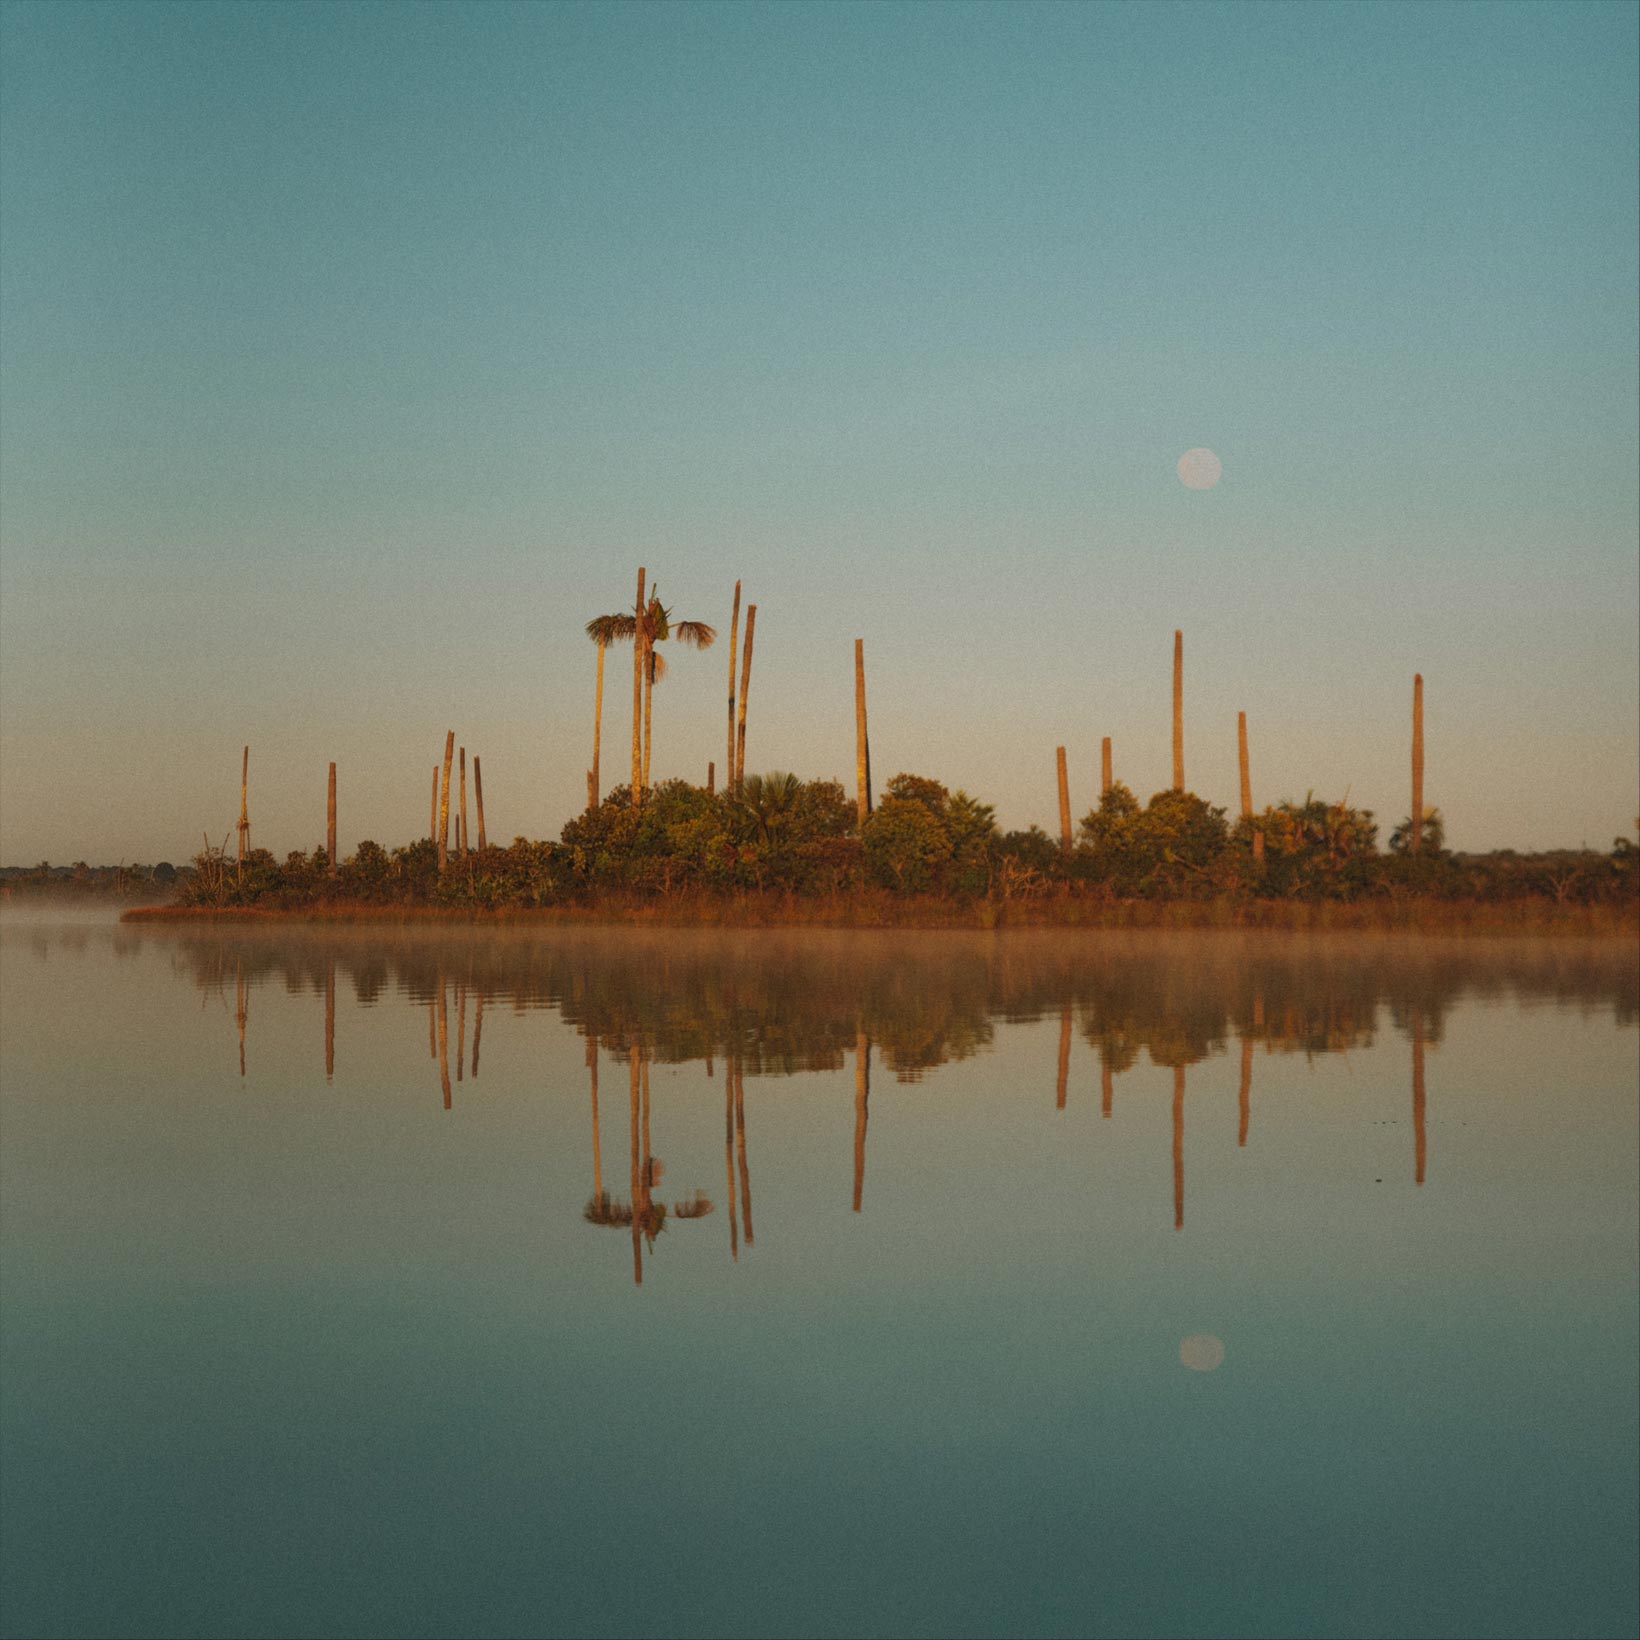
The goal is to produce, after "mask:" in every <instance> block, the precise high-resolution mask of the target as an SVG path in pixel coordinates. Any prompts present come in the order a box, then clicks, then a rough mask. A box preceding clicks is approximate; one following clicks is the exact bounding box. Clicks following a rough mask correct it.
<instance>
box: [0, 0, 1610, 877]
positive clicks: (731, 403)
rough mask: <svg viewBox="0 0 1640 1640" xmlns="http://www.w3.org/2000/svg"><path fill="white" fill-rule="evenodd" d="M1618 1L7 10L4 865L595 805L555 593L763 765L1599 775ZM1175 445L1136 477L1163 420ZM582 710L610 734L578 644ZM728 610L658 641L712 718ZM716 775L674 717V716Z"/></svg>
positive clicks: (1527, 815) (1592, 821)
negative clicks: (448, 734)
mask: <svg viewBox="0 0 1640 1640" xmlns="http://www.w3.org/2000/svg"><path fill="white" fill-rule="evenodd" d="M1637 19H1640V9H1637V8H1636V7H1635V6H1633V5H1629V4H1601V3H1585V4H1580V5H1552V6H1543V7H1539V6H1531V5H1506V4H1499V5H1485V6H1482V5H1457V6H1441V5H1430V6H1412V5H1394V6H1382V7H1380V6H1372V5H1364V6H1348V7H1331V6H1327V5H1323V4H1314V5H1275V6H1199V7H1198V6H1187V5H1178V6H1174V5H1166V4H1142V5H1138V6H1132V7H1128V6H1122V5H1103V6H1069V5H1052V6H1045V7H1034V6H1029V5H1010V6H1000V5H999V6H989V7H972V8H970V7H963V6H956V5H946V6H906V7H900V6H894V5H870V6H857V7H855V6H847V5H826V6H814V7H803V6H786V7H764V6H757V5H741V6H727V7H716V6H688V5H671V6H657V5H633V6H585V7H578V6H572V5H552V6H546V5H542V6H508V5H504V4H497V3H493V0H491V3H486V4H483V5H479V6H472V7H463V6H459V5H440V6H416V5H408V4H398V5H390V6H373V5H367V4H355V5H346V6H329V5H323V6H311V7H310V6H303V5H295V4H292V5H256V4H242V5H232V6H220V7H219V6H213V5H208V4H186V5H179V6H166V5H161V4H142V5H120V4H109V5H96V6H84V7H82V6H77V5H73V4H63V3H53V4H49V5H32V4H14V3H9V0H8V3H6V4H4V6H3V8H0V76H3V79H0V364H3V369H4V376H3V398H0V667H3V680H0V763H3V771H4V778H3V780H0V859H3V860H4V861H5V863H8V864H12V863H26V862H31V861H33V860H37V859H40V858H43V857H48V858H50V859H52V860H68V859H72V858H75V857H82V856H83V857H86V858H89V859H92V860H109V861H112V860H117V859H119V858H122V857H123V858H126V859H155V858H171V859H178V860H180V859H182V858H184V857H185V856H186V855H187V854H188V853H190V852H191V851H192V850H193V849H194V848H197V847H198V843H199V837H200V833H201V831H202V830H205V829H208V830H210V831H211V833H212V835H213V837H216V838H220V837H221V836H222V835H223V833H224V832H226V831H227V829H228V828H229V827H230V826H231V824H232V822H233V820H234V818H235V817H236V813H237V805H238V761H239V748H240V746H241V744H242V743H243V742H245V741H249V742H250V744H251V747H252V753H251V757H252V821H253V827H254V838H255V840H256V841H257V842H259V843H263V844H266V845H267V846H269V847H272V848H274V849H275V850H277V851H280V852H282V851H283V850H285V849H288V848H293V847H312V846H313V845H314V843H315V842H316V841H318V840H319V839H320V838H321V837H322V835H323V823H324V780H325V765H326V763H327V761H329V760H330V759H335V760H336V761H337V763H338V764H339V767H340V782H341V793H342V801H341V815H342V823H341V831H342V839H343V843H344V845H345V846H346V847H348V848H351V847H352V845H353V844H354V843H355V842H356V841H357V840H358V839H359V838H360V837H363V836H374V837H376V838H378V839H380V840H382V841H385V842H390V843H391V842H400V841H404V840H407V839H408V838H410V837H412V836H416V835H420V834H421V833H423V832H424V830H425V826H426V806H427V787H428V776H429V772H430V770H431V768H432V766H433V763H434V761H435V759H436V758H437V756H438V754H439V752H440V751H441V749H442V743H443V734H444V730H445V729H446V728H447V727H454V728H455V730H456V733H457V736H458V739H459V740H460V741H461V742H462V743H464V744H465V745H466V746H467V747H468V749H469V752H470V753H471V752H473V751H477V752H479V753H481V754H482V755H483V758H484V763H485V788H486V793H485V795H486V804H487V809H488V811H489V813H488V818H489V822H490V832H491V835H492V836H499V837H501V838H503V839H506V838H510V837H511V836H512V835H514V834H515V833H518V832H524V833H527V834H529V835H532V836H541V835H556V833H557V831H558V828H559V826H560V825H561V824H562V822H563V820H564V819H565V818H566V817H567V815H568V814H569V813H570V812H571V811H572V810H573V809H574V808H576V807H578V806H579V805H580V804H581V803H582V802H584V790H585V788H584V773H583V771H584V770H585V768H586V767H587V764H588V762H589V760H590V741H591V719H592V685H593V662H594V652H593V649H592V646H591V645H590V644H589V643H588V642H587V640H586V639H585V638H584V637H583V636H582V635H581V629H582V627H583V625H584V623H585V622H586V620H587V619H588V618H589V617H590V616H592V615H595V614H599V613H602V612H604V611H607V610H610V609H614V608H617V607H620V606H621V605H622V604H623V603H629V602H630V600H631V597H632V592H633V581H634V578H635V573H636V569H637V566H638V565H639V564H644V565H646V566H647V567H648V569H649V571H650V574H651V576H652V577H658V579H659V582H660V586H661V591H662V594H663V596H664V597H665V598H666V599H667V601H668V602H670V603H674V605H675V607H676V609H677V610H678V612H679V613H680V614H683V615H686V616H691V617H695V618H699V619H705V620H708V621H711V622H713V623H714V624H716V625H719V626H721V627H723V628H727V625H728V617H729V600H730V593H731V588H732V586H733V582H734V580H735V578H736V577H737V576H738V577H740V578H742V580H743V581H744V586H745V594H746V596H747V598H748V599H750V600H752V601H755V602H756V603H757V604H758V626H757V651H756V659H755V665H754V672H753V685H752V705H751V720H750V729H749V735H748V762H749V766H750V767H752V768H754V769H761V768H775V767H789V768H795V769H796V770H797V771H798V772H799V773H801V774H804V775H835V776H838V777H842V778H846V779H849V780H852V773H851V771H852V767H853V679H852V653H853V640H854V639H855V638H856V637H862V638H864V639H865V644H866V656H867V664H868V671H869V678H870V689H871V710H872V753H873V767H874V770H875V772H876V774H877V777H878V780H879V783H880V782H881V781H882V780H884V779H886V778H887V777H888V776H889V775H891V774H893V773H894V772H895V771H896V770H898V769H902V768H910V769H915V770H917V771H918V772H921V773H927V774H931V775H934V776H937V777H938V778H941V779H943V780H946V781H947V782H948V783H950V784H952V785H957V784H961V785H965V786H967V787H968V788H969V789H971V790H974V791H976V792H977V793H978V794H979V795H981V796H983V797H985V798H986V799H988V800H990V801H992V802H995V803H996V804H997V807H998V810H999V817H1000V819H1001V820H1002V821H1003V823H1004V824H1006V825H1010V826H1011V825H1025V824H1028V823H1030V822H1031V821H1033V820H1034V821H1040V822H1043V823H1045V824H1049V825H1051V824H1053V819H1052V817H1053V814H1054V810H1055V798H1054V747H1055V745H1056V744H1058V743H1060V742H1064V743H1065V744H1067V745H1068V747H1069V748H1070V764H1071V775H1072V780H1073V782H1074V784H1075V806H1076V812H1077V813H1079V814H1080V813H1081V812H1083V811H1084V810H1085V809H1086V808H1087V807H1088V806H1089V804H1090V802H1091V800H1092V797H1093V794H1094V791H1095V788H1096V784H1097V775H1098V768H1097V763H1098V743H1099V737H1100V736H1101V735H1104V734H1110V735H1112V736H1113V737H1114V740H1115V756H1116V772H1117V775H1118V777H1119V778H1122V779H1125V780H1127V781H1128V782H1129V783H1130V784H1131V785H1133V786H1134V787H1135V789H1136V790H1137V791H1138V792H1139V793H1140V795H1141V797H1143V796H1147V795H1148V794H1149V793H1150V792H1152V791H1154V790H1156V789H1158V788H1159V787H1161V786H1163V785H1164V784H1166V783H1167V780H1168V778H1169V770H1170V763H1169V739H1168V690H1169V679H1170V669H1171V647H1172V633H1173V629H1174V628H1175V627H1181V628H1183V630H1184V632H1185V645H1186V770H1187V774H1188V777H1189V783H1190V785H1191V786H1192V787H1194V788H1196V789H1198V790H1200V791H1202V792H1203V793H1204V795H1207V796H1209V797H1210V798H1212V799H1213V800H1214V801H1216V802H1220V803H1225V804H1227V805H1230V806H1231V807H1232V808H1233V806H1234V803H1235V794H1236V784H1235V714H1236V712H1237V710H1238V709H1241V710H1245V711H1246V712H1247V714H1248V718H1249V723H1250V730H1251V738H1252V756H1253V779H1254V796H1255V799H1256V800H1257V801H1258V802H1259V803H1261V804H1262V803H1264V802H1266V801H1271V800H1275V799H1277V798H1280V797H1284V796H1292V797H1298V798H1302V797H1303V795H1304V793H1305V792H1306V790H1309V789H1312V788H1313V789H1314V790H1315V791H1316V792H1317V794H1318V795H1323V796H1328V797H1334V796H1340V795H1343V794H1344V793H1345V791H1346V790H1347V791H1348V793H1349V795H1350V799H1351V801H1352V802H1358V803H1362V804H1365V805H1366V806H1368V807H1371V808H1374V809H1375V810H1377V812H1378V813H1379V815H1380V818H1381V819H1382V820H1383V821H1384V822H1385V823H1386V832H1387V826H1388V824H1389V823H1392V822H1393V821H1394V820H1395V819H1397V818H1399V817H1400V816H1401V815H1403V814H1404V813H1405V812H1406V810H1407V807H1408V801H1409V800H1408V792H1407V772H1406V771H1407V747H1408V714H1409V707H1410V698H1411V681H1412V674H1413V672H1414V671H1415V670H1422V671H1423V673H1424V675H1425V678H1426V687H1427V690H1428V745H1429V775H1428V798H1429V801H1431V802H1432V803H1435V804H1438V805H1439V806H1440V807H1441V809H1442V810H1443V812H1444V813H1445V815H1446V816H1447V820H1448V835H1449V838H1450V840H1451V841H1452V842H1453V843H1454V844H1455V845H1456V846H1458V847H1460V848H1485V847H1493V846H1506V845H1514V846H1518V847H1547V846H1556V845H1563V844H1574V845H1575V844H1577V843H1579V842H1582V841H1584V840H1587V841H1588V842H1589V843H1591V844H1593V845H1595V846H1599V847H1609V846H1610V842H1611V839H1612V837H1613V835H1614V834H1616V833H1618V832H1624V833H1628V834H1631V835H1632V827H1633V822H1634V816H1635V813H1636V809H1637V807H1640V749H1637V748H1640V635H1637V628H1640V479H1637V472H1640V449H1637V423H1640V404H1637V344H1640V299H1637V295H1636V291H1637V284H1640V267H1637V244H1640V214H1637V205H1636V173H1637V166H1640V136H1637V91H1636V62H1637V55H1640V39H1637ZM1198 445H1205V446H1208V447H1210V448H1212V449H1213V450H1215V451H1217V453H1218V454H1219V456H1220V457H1221V458H1222V460H1223V462H1224V478H1223V480H1222V482H1221V483H1220V484H1219V485H1218V486H1217V488H1215V489H1212V490H1209V491H1201V492H1198V491H1191V490H1188V489H1186V488H1184V487H1183V486H1182V485H1181V484H1180V482H1179V481H1178V479H1177V477H1176V476H1175V471H1174V464H1175V462H1176V461H1177V459H1178V457H1179V456H1180V454H1181V453H1182V452H1184V451H1185V450H1187V449H1189V448H1191V447H1193V446H1198ZM623 658H624V657H622V656H617V657H616V659H615V661H614V663H613V666H612V669H611V672H610V677H609V685H608V691H607V694H606V701H605V722H604V731H605V755H604V770H605V783H606V785H608V784H613V783H614V782H615V781H617V780H620V779H622V778H623V774H622V762H623V754H622V747H623V744H624V743H625V742H626V741H627V740H628V738H629V736H630V689H629V688H627V687H623V679H624V680H625V681H626V682H627V683H629V681H630V660H629V659H628V660H626V661H625V671H624V672H623V670H622V660H623ZM726 666H727V661H726V656H725V652H724V647H723V645H722V643H720V644H719V646H718V647H717V648H716V649H714V650H712V651H711V652H710V653H709V654H707V655H704V656H697V655H694V654H688V653H686V654H685V655H683V656H681V657H679V658H678V659H677V660H676V662H675V664H674V668H673V672H672V676H671V677H670V678H669V679H668V680H667V681H666V682H665V683H664V684H663V685H662V686H661V688H660V689H659V690H658V691H657V708H656V728H655V735H656V743H655V772H656V775H657V776H658V777H661V778H664V777H668V776H671V775H687V776H688V777H689V778H692V779H696V780H701V779H704V777H705V771H706V762H707V759H708V758H712V757H716V758H717V759H718V760H719V762H720V764H721V761H722V744H723V694H724V681H725V673H726ZM720 772H721V770H720Z"/></svg>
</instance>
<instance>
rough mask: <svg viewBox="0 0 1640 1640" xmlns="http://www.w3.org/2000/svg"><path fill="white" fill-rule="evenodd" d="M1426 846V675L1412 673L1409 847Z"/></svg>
mask: <svg viewBox="0 0 1640 1640" xmlns="http://www.w3.org/2000/svg"><path fill="white" fill-rule="evenodd" d="M1423 846H1424V675H1423V673H1422V672H1414V673H1413V674H1412V837H1411V840H1410V841H1409V842H1408V844H1407V847H1408V848H1409V849H1410V850H1411V851H1412V852H1413V853H1414V854H1417V853H1418V852H1419V851H1420V850H1421V849H1422V848H1423Z"/></svg>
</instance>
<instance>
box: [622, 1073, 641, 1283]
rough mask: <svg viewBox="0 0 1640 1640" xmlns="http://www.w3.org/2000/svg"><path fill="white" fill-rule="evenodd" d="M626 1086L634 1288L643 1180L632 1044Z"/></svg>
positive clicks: (637, 1279)
mask: <svg viewBox="0 0 1640 1640" xmlns="http://www.w3.org/2000/svg"><path fill="white" fill-rule="evenodd" d="M626 1063H627V1075H628V1086H627V1092H628V1095H629V1098H630V1101H631V1125H630V1130H629V1133H628V1145H629V1148H630V1150H631V1153H632V1284H633V1286H635V1287H641V1286H643V1226H642V1225H641V1224H640V1223H639V1222H638V1220H639V1215H640V1214H641V1213H642V1212H643V1179H642V1176H641V1174H642V1163H641V1162H640V1160H639V1156H638V1104H639V1101H640V1100H641V1099H642V1097H643V1096H642V1093H641V1091H640V1087H639V1072H638V1044H637V1043H636V1042H634V1043H633V1044H632V1045H631V1046H630V1047H629V1048H628V1049H627V1051H626Z"/></svg>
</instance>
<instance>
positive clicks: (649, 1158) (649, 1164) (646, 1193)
mask: <svg viewBox="0 0 1640 1640" xmlns="http://www.w3.org/2000/svg"><path fill="white" fill-rule="evenodd" d="M639 1075H640V1076H641V1077H642V1079H643V1082H642V1086H643V1206H644V1216H645V1218H646V1219H647V1218H648V1214H649V1201H650V1192H651V1190H652V1189H653V1188H654V1185H655V1152H654V1151H653V1150H651V1149H650V1147H649V1056H648V1055H647V1054H646V1055H644V1057H643V1061H642V1064H641V1065H640V1067H639Z"/></svg>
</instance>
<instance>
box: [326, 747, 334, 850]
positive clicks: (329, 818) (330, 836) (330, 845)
mask: <svg viewBox="0 0 1640 1640" xmlns="http://www.w3.org/2000/svg"><path fill="white" fill-rule="evenodd" d="M325 859H326V861H327V862H328V863H329V866H330V875H331V876H332V877H334V876H335V875H336V765H335V764H334V763H332V764H331V765H330V789H329V791H328V792H327V793H326V796H325Z"/></svg>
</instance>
